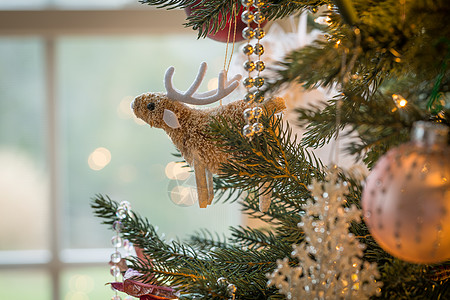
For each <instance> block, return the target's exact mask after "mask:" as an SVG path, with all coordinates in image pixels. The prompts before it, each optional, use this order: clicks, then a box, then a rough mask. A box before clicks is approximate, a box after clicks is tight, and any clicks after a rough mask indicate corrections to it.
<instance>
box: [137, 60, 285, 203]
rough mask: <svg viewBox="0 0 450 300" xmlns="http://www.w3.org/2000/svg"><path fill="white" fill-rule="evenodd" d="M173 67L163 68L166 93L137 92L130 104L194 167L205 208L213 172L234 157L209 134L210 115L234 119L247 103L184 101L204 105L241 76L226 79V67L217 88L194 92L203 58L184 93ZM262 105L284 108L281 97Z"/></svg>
mask: <svg viewBox="0 0 450 300" xmlns="http://www.w3.org/2000/svg"><path fill="white" fill-rule="evenodd" d="M174 71H175V69H174V68H173V67H170V68H169V69H167V71H166V75H165V80H164V83H165V87H166V91H167V93H145V94H142V95H140V96H137V97H136V98H135V99H134V101H133V102H132V103H131V108H132V110H133V112H134V113H135V115H136V117H138V118H140V119H142V120H143V121H145V122H146V123H147V124H149V125H150V126H151V127H157V128H161V129H163V130H164V131H165V132H166V133H167V135H169V137H170V138H171V140H172V142H173V143H174V145H175V146H176V147H177V148H178V150H180V152H181V154H182V155H183V157H184V159H185V160H186V162H187V163H188V164H189V165H190V166H192V167H193V168H194V173H195V180H196V185H197V193H198V200H199V206H200V207H201V208H205V207H206V206H207V205H208V204H211V202H212V199H213V198H214V192H213V177H212V175H213V174H214V173H218V172H219V167H220V165H221V164H222V163H225V162H227V161H229V160H232V159H233V157H232V156H231V155H230V154H229V153H225V152H224V151H222V150H221V149H220V148H219V147H218V145H217V142H215V141H213V140H212V139H210V138H208V136H207V128H208V124H209V123H210V122H211V121H212V118H213V117H218V116H224V117H225V118H228V119H231V120H234V121H235V122H237V121H239V120H242V119H243V112H244V110H245V109H246V108H247V104H246V103H245V102H244V101H243V100H239V101H235V102H231V103H229V104H226V105H221V106H217V107H213V108H206V109H198V108H193V107H189V106H187V105H186V104H193V105H206V104H210V103H214V102H216V101H218V100H220V99H222V98H224V97H225V96H227V95H228V94H230V93H231V92H232V91H233V90H234V89H236V88H237V87H238V85H239V80H240V78H241V76H240V75H237V76H234V77H233V78H232V79H231V80H230V81H228V80H227V76H226V73H225V71H222V72H220V73H219V85H218V88H217V89H216V90H214V91H209V92H206V93H200V94H197V93H196V91H197V90H198V88H199V86H200V84H201V83H202V81H203V78H204V76H205V73H206V63H205V62H203V63H202V64H201V65H200V70H199V72H198V74H197V77H196V79H195V80H194V82H193V83H192V85H191V86H190V87H189V89H188V90H187V91H186V92H184V93H183V92H180V91H178V90H176V89H175V88H174V87H173V84H172V77H173V74H174ZM264 106H266V107H267V108H268V109H269V111H273V110H276V111H277V112H279V111H281V110H283V109H284V108H285V105H284V100H283V99H282V98H272V99H270V100H267V101H266V102H265V103H264ZM265 196H266V197H267V195H265ZM269 197H270V196H269ZM260 201H261V199H260ZM266 202H267V199H266ZM269 204H270V202H269ZM267 208H268V207H267Z"/></svg>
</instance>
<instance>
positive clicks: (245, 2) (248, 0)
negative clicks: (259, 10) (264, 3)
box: [241, 0, 253, 6]
mask: <svg viewBox="0 0 450 300" xmlns="http://www.w3.org/2000/svg"><path fill="white" fill-rule="evenodd" d="M241 3H242V5H243V6H252V5H253V0H241Z"/></svg>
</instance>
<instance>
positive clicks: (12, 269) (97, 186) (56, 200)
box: [0, 0, 241, 300]
mask: <svg viewBox="0 0 450 300" xmlns="http://www.w3.org/2000/svg"><path fill="white" fill-rule="evenodd" d="M75 4H76V5H75ZM49 7H51V8H55V7H56V8H59V9H57V10H55V9H51V10H48V9H47V8H49ZM124 7H125V8H126V9H125V8H124ZM130 7H135V4H134V0H133V1H128V0H115V1H110V0H108V1H106V0H96V1H91V0H89V1H69V0H58V1H45V0H34V1H17V0H14V1H13V0H11V1H2V2H1V3H0V9H4V11H0V124H1V127H0V164H1V168H0V205H1V207H2V212H3V214H4V217H3V218H1V220H0V222H1V223H0V226H1V229H0V238H1V240H2V243H0V282H2V283H3V284H2V286H3V287H2V289H1V290H0V298H2V299H31V298H33V299H38V300H40V299H43V300H44V299H65V300H66V299H67V300H69V299H101V298H104V297H110V296H111V291H110V290H109V289H108V288H105V286H104V283H106V282H108V281H110V280H112V277H111V276H110V275H109V273H108V269H109V268H108V267H107V265H106V263H107V261H108V258H109V255H110V253H111V252H112V247H111V246H110V237H111V236H112V232H110V231H108V230H107V228H105V226H104V225H101V224H100V220H98V219H96V218H94V217H93V216H92V211H91V209H90V199H91V198H92V197H93V196H95V194H98V193H101V194H107V195H109V196H111V198H113V199H115V200H118V201H121V200H128V201H130V202H131V204H132V207H133V209H136V210H137V211H139V212H140V214H142V215H144V216H147V217H148V218H149V219H150V220H151V221H152V223H153V224H157V225H158V226H159V228H160V232H164V233H166V236H167V237H168V238H171V237H175V236H178V237H183V236H186V234H190V233H193V232H194V231H195V230H196V229H199V228H205V227H207V228H208V229H209V230H211V231H214V232H218V233H225V232H226V231H227V228H228V226H230V225H237V224H240V223H241V216H240V213H239V212H238V207H237V205H229V204H227V205H220V204H218V205H214V206H211V207H209V208H207V209H199V208H198V205H197V204H195V205H192V206H189V207H183V206H181V205H180V204H179V203H178V204H177V203H175V202H177V199H174V200H173V201H171V200H170V196H171V195H172V196H173V193H171V192H172V191H173V189H174V188H175V187H177V186H179V185H189V181H190V178H189V176H187V174H185V175H186V176H185V177H184V178H181V179H180V178H179V179H180V181H178V182H177V181H174V180H173V179H170V178H173V173H174V172H178V171H177V169H173V168H174V163H173V161H176V160H177V158H175V157H173V156H172V155H171V153H175V152H176V151H175V147H174V146H173V145H172V143H171V142H170V140H169V139H168V138H167V136H166V135H165V133H164V132H163V131H162V130H159V129H150V128H149V127H148V126H144V125H143V124H142V123H139V122H138V121H137V120H135V119H134V117H133V116H132V114H131V113H130V110H129V103H130V101H131V100H132V99H133V97H134V96H136V95H138V94H140V93H143V92H147V91H163V90H164V87H163V82H162V79H163V76H164V72H165V69H166V68H167V67H168V66H169V65H174V66H175V67H176V74H175V76H174V83H175V85H176V86H177V87H178V88H179V89H186V88H187V87H188V86H189V85H190V83H191V82H192V80H193V79H194V77H195V74H196V72H197V70H198V67H199V65H200V62H201V61H207V62H208V64H209V69H208V72H207V77H208V78H206V79H205V82H204V85H203V90H205V89H207V83H208V81H210V80H212V81H214V80H213V78H214V77H215V75H217V74H218V72H219V70H220V69H221V68H222V65H223V56H224V52H225V45H224V44H220V43H217V42H214V41H211V40H197V39H196V33H195V32H192V31H190V30H186V29H183V28H182V25H181V24H182V23H183V19H184V15H183V12H182V11H172V12H166V11H161V10H157V11H156V10H152V9H147V8H143V9H141V6H139V10H134V9H131V8H130ZM69 8H70V9H72V8H76V9H77V10H69ZM6 9H8V11H6ZM11 9H15V10H11ZM18 9H22V10H18ZM25 9H26V10H25ZM81 9H83V10H81ZM106 9H108V10H106ZM199 49H205V51H199ZM206 49H207V50H206ZM183 181H184V182H183ZM185 204H186V203H185ZM187 204H190V203H187Z"/></svg>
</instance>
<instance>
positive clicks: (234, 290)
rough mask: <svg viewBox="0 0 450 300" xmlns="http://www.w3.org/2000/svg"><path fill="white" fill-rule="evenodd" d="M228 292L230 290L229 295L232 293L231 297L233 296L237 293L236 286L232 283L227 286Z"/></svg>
mask: <svg viewBox="0 0 450 300" xmlns="http://www.w3.org/2000/svg"><path fill="white" fill-rule="evenodd" d="M227 290H228V293H230V295H231V296H233V295H234V294H235V293H236V286H235V285H234V284H232V283H230V284H229V285H228V286H227Z"/></svg>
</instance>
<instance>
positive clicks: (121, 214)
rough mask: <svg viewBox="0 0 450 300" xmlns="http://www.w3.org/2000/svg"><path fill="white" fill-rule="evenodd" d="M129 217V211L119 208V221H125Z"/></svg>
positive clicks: (117, 212)
mask: <svg viewBox="0 0 450 300" xmlns="http://www.w3.org/2000/svg"><path fill="white" fill-rule="evenodd" d="M126 216H127V211H126V210H125V208H123V207H119V208H118V209H117V211H116V217H117V218H119V219H125V217H126Z"/></svg>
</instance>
